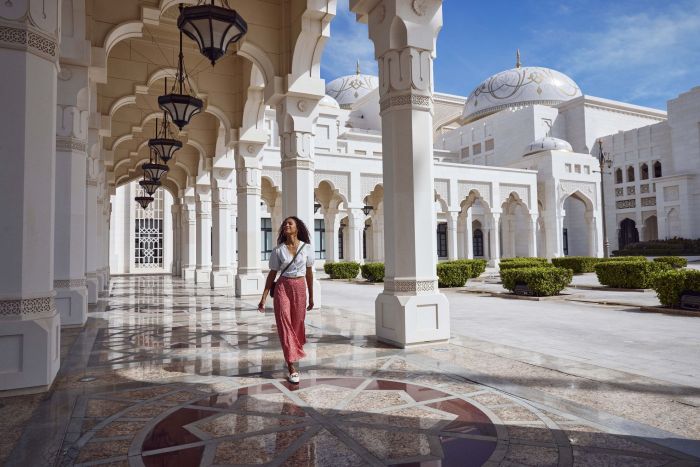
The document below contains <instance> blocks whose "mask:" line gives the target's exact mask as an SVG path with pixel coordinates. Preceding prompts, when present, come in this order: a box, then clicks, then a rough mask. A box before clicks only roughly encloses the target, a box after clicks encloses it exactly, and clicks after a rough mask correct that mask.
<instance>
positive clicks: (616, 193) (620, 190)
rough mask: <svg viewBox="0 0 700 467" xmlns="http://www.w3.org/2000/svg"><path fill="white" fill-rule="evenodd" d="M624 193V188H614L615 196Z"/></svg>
mask: <svg viewBox="0 0 700 467" xmlns="http://www.w3.org/2000/svg"><path fill="white" fill-rule="evenodd" d="M624 194H625V190H623V189H622V188H615V196H622V195H624Z"/></svg>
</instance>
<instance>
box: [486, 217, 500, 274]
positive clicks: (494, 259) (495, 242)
mask: <svg viewBox="0 0 700 467" xmlns="http://www.w3.org/2000/svg"><path fill="white" fill-rule="evenodd" d="M490 220H491V227H490V229H489V235H490V239H489V243H490V245H489V266H491V267H498V263H499V261H500V259H501V238H500V236H501V235H500V234H501V229H500V220H501V213H500V212H491V219H490Z"/></svg>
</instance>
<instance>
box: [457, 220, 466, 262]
mask: <svg viewBox="0 0 700 467" xmlns="http://www.w3.org/2000/svg"><path fill="white" fill-rule="evenodd" d="M466 217H467V216H466V215H465V214H459V215H458V216H457V257H458V258H460V259H464V258H466V257H467V254H466V249H467V232H466V226H467V221H466Z"/></svg>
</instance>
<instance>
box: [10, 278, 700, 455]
mask: <svg viewBox="0 0 700 467" xmlns="http://www.w3.org/2000/svg"><path fill="white" fill-rule="evenodd" d="M358 291H359V292H360V293H361V292H362V289H361V288H360V289H358ZM108 295H109V296H107V297H104V298H103V299H102V300H101V301H100V304H99V306H98V307H96V308H95V309H94V310H93V311H92V312H91V314H90V320H89V321H88V324H87V326H86V327H85V328H84V329H82V330H65V331H64V335H63V349H64V355H65V358H64V360H63V365H62V368H61V372H60V374H59V377H58V379H57V382H56V383H55V384H54V387H53V388H52V391H51V392H50V393H47V394H44V395H38V396H37V395H35V396H18V397H10V398H4V399H0V431H2V432H3V433H6V434H7V435H8V436H5V437H4V439H3V440H2V441H1V442H0V462H4V463H5V464H6V465H21V466H27V465H32V466H33V465H113V466H122V465H123V466H169V465H172V466H189V465H273V466H279V465H288V466H307V465H308V466H326V465H327V466H346V465H347V466H355V465H358V466H359V465H377V466H379V465H404V466H430V467H432V466H471V465H474V466H477V465H493V466H496V465H503V466H515V465H531V466H544V465H552V466H554V465H558V466H569V465H601V466H603V465H630V466H637V465H641V466H656V465H672V466H685V465H688V466H691V465H700V464H699V462H700V458H699V457H697V455H698V453H700V450H698V447H697V443H695V442H694V441H693V439H697V431H698V427H697V425H698V423H699V422H698V419H695V418H694V416H695V414H697V407H693V404H692V402H693V401H694V399H693V397H694V396H695V395H696V394H695V393H694V392H693V389H692V388H690V389H688V388H685V389H684V388H674V390H673V391H671V392H672V393H673V396H672V397H673V398H674V399H678V400H685V401H686V402H688V404H686V405H685V406H684V407H683V408H678V407H676V406H674V405H668V406H665V405H663V404H662V401H665V400H666V399H664V398H663V397H662V398H659V396H658V394H657V393H653V394H649V393H650V392H652V391H649V390H648V387H650V386H651V384H653V382H651V381H641V382H640V380H638V379H635V380H631V381H630V385H629V387H627V386H625V385H624V384H623V383H620V384H618V385H617V386H615V387H614V388H613V389H610V387H609V382H607V381H602V379H601V380H600V381H598V380H596V379H595V378H592V377H588V378H581V377H580V376H574V375H571V374H562V371H560V369H556V368H549V367H547V365H544V366H537V365H534V364H533V363H532V362H524V361H523V359H522V358H520V359H518V358H514V357H511V358H508V357H504V356H502V355H497V354H498V352H497V351H495V350H494V351H491V350H492V349H487V350H484V349H485V348H486V347H488V346H486V345H481V344H480V343H478V342H476V343H475V342H474V341H468V340H465V339H464V338H462V337H460V336H455V337H454V338H453V339H452V341H451V342H450V344H439V345H431V346H422V347H418V348H415V349H410V350H401V349H395V348H391V347H387V346H384V345H382V344H380V343H378V342H376V341H375V340H374V338H373V336H372V332H373V331H372V330H373V327H374V324H373V322H372V320H371V319H369V318H367V316H364V315H363V316H357V315H353V314H352V313H349V312H348V311H346V310H343V309H341V308H330V309H321V310H315V311H312V312H310V314H309V317H308V320H307V333H308V335H309V338H308V343H307V346H306V349H305V350H306V353H307V354H308V357H307V359H305V361H303V362H302V364H301V374H302V382H301V384H299V385H298V386H294V385H290V384H289V383H287V382H286V381H285V379H284V375H285V373H284V370H283V367H284V362H283V359H282V351H281V348H280V346H279V343H278V341H277V336H276V330H275V324H274V323H275V322H274V317H273V314H272V310H267V312H266V313H265V314H259V313H257V312H256V311H255V302H256V300H255V298H253V299H251V300H240V299H235V298H233V297H232V296H231V294H230V293H227V292H221V291H211V290H209V289H208V287H205V286H201V287H197V286H195V285H194V284H186V283H184V282H182V281H179V280H176V279H172V278H170V277H166V276H148V277H144V276H130V277H115V278H113V280H112V287H111V291H110V293H109V294H108ZM474 346H476V347H479V346H481V347H483V348H484V349H481V350H474V349H472V348H470V347H474ZM548 366H550V367H551V366H553V365H548ZM612 376H617V375H612ZM543 381H544V382H543ZM642 383H644V384H642ZM640 385H641V386H640ZM550 386H551V387H552V390H551V391H550V392H548V390H547V388H548V387H550ZM659 390H661V388H659ZM566 391H568V392H566ZM635 391H637V392H636V393H635ZM684 391H685V392H684ZM657 392H659V391H657ZM594 394H597V395H598V397H597V398H596V397H594ZM664 397H665V396H664ZM599 399H608V401H607V402H609V401H610V400H613V401H617V403H616V405H617V406H619V405H620V402H619V401H627V402H626V403H623V405H624V404H626V406H625V407H620V410H619V411H616V410H615V408H614V407H609V408H608V406H606V405H605V403H606V401H601V400H599ZM606 408H607V409H606ZM602 409H606V410H602ZM650 413H651V414H654V413H656V414H663V416H664V417H665V418H666V419H665V420H659V421H658V423H654V422H653V420H657V419H659V418H660V417H659V416H655V417H649V414H650ZM645 417H646V418H645Z"/></svg>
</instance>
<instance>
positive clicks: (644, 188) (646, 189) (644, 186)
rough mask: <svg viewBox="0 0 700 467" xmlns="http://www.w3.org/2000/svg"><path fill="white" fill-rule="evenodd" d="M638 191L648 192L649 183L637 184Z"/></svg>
mask: <svg viewBox="0 0 700 467" xmlns="http://www.w3.org/2000/svg"><path fill="white" fill-rule="evenodd" d="M639 191H640V193H649V184H648V183H647V184H646V185H639Z"/></svg>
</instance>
